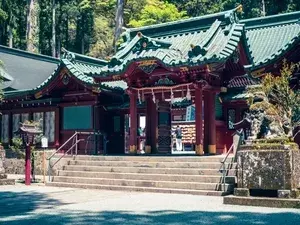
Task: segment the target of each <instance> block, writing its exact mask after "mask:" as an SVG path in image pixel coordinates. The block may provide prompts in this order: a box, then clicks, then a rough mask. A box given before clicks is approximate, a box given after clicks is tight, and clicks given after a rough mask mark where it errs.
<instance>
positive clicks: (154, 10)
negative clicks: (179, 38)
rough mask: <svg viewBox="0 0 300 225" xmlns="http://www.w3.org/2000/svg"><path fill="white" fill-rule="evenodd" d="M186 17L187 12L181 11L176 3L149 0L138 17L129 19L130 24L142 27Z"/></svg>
mask: <svg viewBox="0 0 300 225" xmlns="http://www.w3.org/2000/svg"><path fill="white" fill-rule="evenodd" d="M185 17H186V12H185V11H181V12H179V11H178V9H177V8H176V6H175V5H173V4H171V3H168V2H162V1H159V0H148V1H147V2H146V5H145V7H144V8H143V9H142V10H141V13H140V14H139V15H138V16H137V18H136V19H132V20H130V21H129V24H128V25H129V26H132V27H141V26H147V25H152V24H157V23H165V22H170V21H175V20H179V19H182V18H185Z"/></svg>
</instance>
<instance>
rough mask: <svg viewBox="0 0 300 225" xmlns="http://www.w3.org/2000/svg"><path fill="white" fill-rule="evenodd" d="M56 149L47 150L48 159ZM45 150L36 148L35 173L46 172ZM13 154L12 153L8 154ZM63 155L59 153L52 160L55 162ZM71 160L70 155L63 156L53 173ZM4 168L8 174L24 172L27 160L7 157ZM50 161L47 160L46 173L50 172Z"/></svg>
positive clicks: (41, 173)
mask: <svg viewBox="0 0 300 225" xmlns="http://www.w3.org/2000/svg"><path fill="white" fill-rule="evenodd" d="M55 151H56V150H55V149H50V150H46V151H45V156H46V159H47V158H48V157H49V156H51V155H52V154H53V153H54V152H55ZM43 154H44V153H43V150H36V152H35V161H34V165H35V174H36V175H43V174H44V164H43V163H44V162H43ZM7 155H10V156H12V154H10V153H9V154H7ZM60 156H61V155H60V154H57V155H56V156H55V157H53V158H52V160H51V162H52V163H54V162H55V161H56V159H58V158H59V157H60ZM69 160H70V156H65V157H64V158H62V159H61V160H60V161H59V162H58V163H57V164H56V165H55V166H54V167H53V169H52V171H51V174H52V175H54V174H56V172H57V170H60V169H62V168H63V166H64V165H66V164H67V163H68V161H69ZM3 164H4V168H5V170H6V173H7V174H24V173H25V160H24V159H17V158H5V160H4V163H3ZM48 164H49V162H48V161H47V160H46V161H45V168H46V175H47V173H48V166H49V165H48Z"/></svg>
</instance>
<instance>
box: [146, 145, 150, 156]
mask: <svg viewBox="0 0 300 225" xmlns="http://www.w3.org/2000/svg"><path fill="white" fill-rule="evenodd" d="M145 153H146V154H150V153H151V146H150V145H146V146H145Z"/></svg>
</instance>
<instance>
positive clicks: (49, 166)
mask: <svg viewBox="0 0 300 225" xmlns="http://www.w3.org/2000/svg"><path fill="white" fill-rule="evenodd" d="M50 169H51V164H50V159H49V164H48V176H49V182H51V178H50Z"/></svg>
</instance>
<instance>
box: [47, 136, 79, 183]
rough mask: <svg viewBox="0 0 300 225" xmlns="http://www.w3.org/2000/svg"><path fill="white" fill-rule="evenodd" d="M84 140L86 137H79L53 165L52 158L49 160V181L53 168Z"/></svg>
mask: <svg viewBox="0 0 300 225" xmlns="http://www.w3.org/2000/svg"><path fill="white" fill-rule="evenodd" d="M81 141H84V139H78V140H76V142H75V143H74V144H73V145H72V146H71V147H70V148H69V149H68V150H67V151H66V152H65V153H64V154H63V155H62V156H61V157H60V158H59V159H58V160H56V162H55V163H53V164H52V165H51V163H50V162H51V160H49V166H48V176H49V181H50V180H51V174H50V173H51V169H52V168H53V167H54V166H55V165H56V164H57V163H58V162H59V161H60V160H61V159H62V158H63V157H64V156H65V155H66V154H67V153H68V152H69V151H70V150H72V149H73V148H74V147H75V146H76V145H77V144H78V143H79V142H81Z"/></svg>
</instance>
